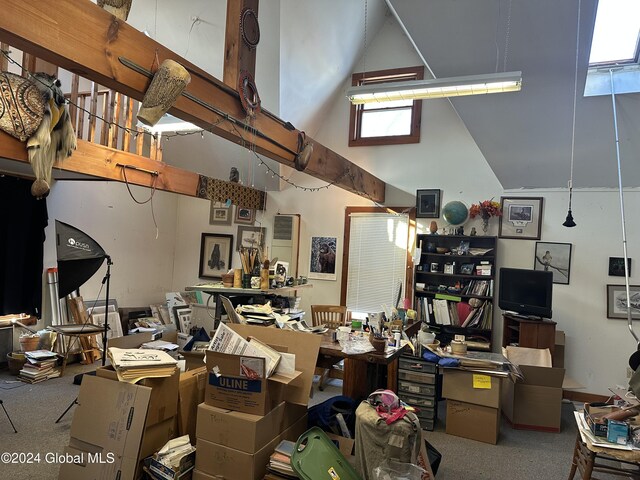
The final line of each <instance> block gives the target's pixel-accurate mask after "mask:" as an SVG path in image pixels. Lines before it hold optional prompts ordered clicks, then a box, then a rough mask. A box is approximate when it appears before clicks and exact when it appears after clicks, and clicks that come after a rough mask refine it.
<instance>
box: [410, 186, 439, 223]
mask: <svg viewBox="0 0 640 480" xmlns="http://www.w3.org/2000/svg"><path fill="white" fill-rule="evenodd" d="M438 217H440V190H437V189H436V190H418V191H417V192H416V218H438Z"/></svg>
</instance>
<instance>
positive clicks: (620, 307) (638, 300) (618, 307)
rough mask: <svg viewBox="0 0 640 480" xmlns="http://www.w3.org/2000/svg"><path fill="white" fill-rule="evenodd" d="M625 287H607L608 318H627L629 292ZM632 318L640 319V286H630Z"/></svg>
mask: <svg viewBox="0 0 640 480" xmlns="http://www.w3.org/2000/svg"><path fill="white" fill-rule="evenodd" d="M626 290H627V289H626V287H625V286H624V285H607V318H625V319H626V318H627V292H626ZM629 297H630V298H631V302H630V305H631V318H635V319H640V285H629Z"/></svg>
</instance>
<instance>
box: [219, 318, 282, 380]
mask: <svg viewBox="0 0 640 480" xmlns="http://www.w3.org/2000/svg"><path fill="white" fill-rule="evenodd" d="M209 350H213V351H214V352H219V353H227V354H230V355H244V356H247V357H259V358H264V359H265V367H266V372H264V374H263V373H262V372H259V376H260V377H261V378H263V376H264V375H266V377H270V376H271V375H272V374H273V372H274V371H275V369H276V368H277V367H278V363H280V359H281V358H282V356H281V355H280V353H278V351H277V350H275V349H273V348H271V347H270V346H268V345H266V344H264V343H262V342H260V341H259V340H257V339H255V338H252V339H251V341H249V340H246V339H245V338H244V337H243V336H242V335H240V334H238V333H236V332H234V331H233V330H231V328H229V327H227V326H226V325H225V324H224V323H221V324H220V325H219V326H218V329H217V330H216V333H215V335H214V336H213V338H212V339H211V342H210V343H209Z"/></svg>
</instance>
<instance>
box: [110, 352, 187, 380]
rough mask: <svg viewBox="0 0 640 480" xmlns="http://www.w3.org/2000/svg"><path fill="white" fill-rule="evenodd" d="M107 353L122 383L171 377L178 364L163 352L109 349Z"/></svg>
mask: <svg viewBox="0 0 640 480" xmlns="http://www.w3.org/2000/svg"><path fill="white" fill-rule="evenodd" d="M107 352H108V355H109V360H111V365H113V368H114V369H115V371H116V374H117V375H118V380H120V381H121V382H128V383H136V382H137V381H139V380H142V379H143V378H159V377H170V376H171V375H173V373H174V372H175V369H176V365H177V363H178V362H177V360H175V359H174V358H172V357H171V356H170V355H169V354H168V353H166V352H163V351H161V350H149V349H141V348H116V347H109V348H108V350H107Z"/></svg>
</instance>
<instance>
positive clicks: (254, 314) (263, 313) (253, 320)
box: [236, 302, 289, 326]
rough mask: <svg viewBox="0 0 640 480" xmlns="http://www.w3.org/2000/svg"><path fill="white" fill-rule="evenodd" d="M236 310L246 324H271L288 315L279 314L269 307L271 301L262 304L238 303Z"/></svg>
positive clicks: (282, 320) (284, 319) (286, 317)
mask: <svg viewBox="0 0 640 480" xmlns="http://www.w3.org/2000/svg"><path fill="white" fill-rule="evenodd" d="M236 312H238V314H239V315H242V317H243V318H244V319H245V321H246V322H247V323H248V324H250V325H251V324H253V325H264V326H268V325H273V324H274V323H278V325H280V324H281V323H283V322H286V321H287V320H289V316H287V315H281V314H280V313H278V312H276V311H275V310H274V309H273V308H272V307H271V302H267V303H265V304H264V305H238V306H237V307H236Z"/></svg>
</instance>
